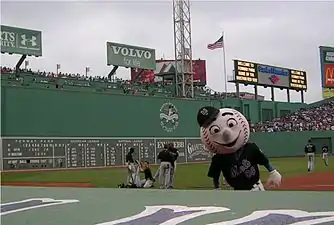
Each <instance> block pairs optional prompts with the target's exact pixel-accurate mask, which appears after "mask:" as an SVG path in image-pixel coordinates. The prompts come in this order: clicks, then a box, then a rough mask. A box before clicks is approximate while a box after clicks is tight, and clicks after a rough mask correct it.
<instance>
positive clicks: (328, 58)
mask: <svg viewBox="0 0 334 225" xmlns="http://www.w3.org/2000/svg"><path fill="white" fill-rule="evenodd" d="M319 48H320V65H321V81H322V87H323V88H334V47H325V46H320V47H319Z"/></svg>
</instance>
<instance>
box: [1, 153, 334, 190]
mask: <svg viewBox="0 0 334 225" xmlns="http://www.w3.org/2000/svg"><path fill="white" fill-rule="evenodd" d="M271 162H272V164H273V165H274V166H275V167H276V168H277V169H278V170H279V171H280V173H281V174H282V175H283V177H285V178H287V177H295V176H301V175H304V174H306V173H307V160H306V157H299V158H274V159H271ZM208 168H209V164H204V163H203V164H182V165H181V164H180V165H177V169H176V175H175V185H174V186H175V188H179V189H211V188H212V180H211V179H210V178H208V177H207V171H208ZM156 170H157V166H152V172H153V173H155V172H156ZM260 170H261V176H262V177H261V178H262V180H263V181H265V180H266V179H267V175H268V172H267V171H266V170H265V169H264V168H263V167H260ZM329 171H332V172H334V157H331V158H330V159H329V166H328V167H326V166H325V165H324V164H323V161H322V159H321V158H320V157H319V156H318V157H317V158H316V163H315V171H314V173H316V172H329ZM126 175H127V169H126V168H105V169H85V170H61V171H47V172H22V173H20V172H15V173H2V174H1V178H2V179H1V182H52V183H55V182H56V183H57V182H87V183H91V184H93V185H94V186H95V187H108V188H110V187H117V185H118V184H119V183H125V181H126Z"/></svg>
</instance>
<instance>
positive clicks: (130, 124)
mask: <svg viewBox="0 0 334 225" xmlns="http://www.w3.org/2000/svg"><path fill="white" fill-rule="evenodd" d="M1 101H2V102H1V106H2V107H1V120H2V121H1V134H2V135H1V136H2V137H3V138H6V137H30V138H32V137H39V138H41V137H80V138H88V137H90V138H93V137H94V138H103V137H111V138H116V139H117V138H119V139H126V138H130V139H140V138H167V139H170V140H173V138H178V139H183V138H198V137H199V127H198V125H197V123H196V114H197V110H198V109H199V108H200V107H201V106H205V105H212V106H215V107H231V108H234V109H237V110H239V111H240V112H242V113H243V114H244V115H245V116H246V117H247V118H248V119H250V120H251V121H252V122H253V123H255V122H258V121H263V120H267V119H268V120H269V119H272V118H274V117H279V116H282V115H284V114H286V113H290V112H292V111H295V110H297V109H298V108H300V107H303V106H305V104H299V103H283V102H270V101H251V100H239V99H229V100H220V101H219V100H212V101H199V100H185V99H176V98H160V97H146V96H132V95H120V94H119V95H117V94H106V93H94V92H93V91H91V92H88V91H73V90H61V89H48V88H44V89H42V88H32V87H24V86H17V87H15V86H7V85H2V89H1ZM175 115H176V116H175ZM310 138H311V139H313V141H314V143H315V144H316V146H317V147H318V148H320V147H321V146H322V145H324V144H326V145H328V146H330V148H332V147H333V146H334V143H333V141H334V132H332V131H322V132H276V133H252V134H251V140H252V141H254V142H256V143H257V144H258V145H259V146H260V147H261V148H262V149H263V150H264V151H265V152H266V153H267V154H268V155H269V156H273V157H275V156H295V155H301V154H303V147H304V145H305V143H306V142H307V140H308V139H310ZM185 147H186V146H185Z"/></svg>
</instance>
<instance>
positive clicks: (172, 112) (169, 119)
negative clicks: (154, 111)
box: [160, 102, 180, 132]
mask: <svg viewBox="0 0 334 225" xmlns="http://www.w3.org/2000/svg"><path fill="white" fill-rule="evenodd" d="M179 120H180V116H179V112H178V110H177V108H176V107H175V105H174V104H172V103H171V102H166V103H164V104H163V105H162V106H161V107H160V125H161V127H162V128H163V129H164V130H165V131H166V132H173V131H174V130H175V129H176V128H177V127H178V126H179Z"/></svg>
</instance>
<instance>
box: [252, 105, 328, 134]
mask: <svg viewBox="0 0 334 225" xmlns="http://www.w3.org/2000/svg"><path fill="white" fill-rule="evenodd" d="M318 130H333V131H334V99H330V100H328V101H327V102H325V103H323V104H321V105H320V106H314V107H310V108H303V109H300V110H297V111H295V112H293V113H291V114H287V115H285V116H282V117H280V118H275V119H273V120H271V121H265V122H260V123H258V124H255V125H253V126H252V132H277V131H318Z"/></svg>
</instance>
